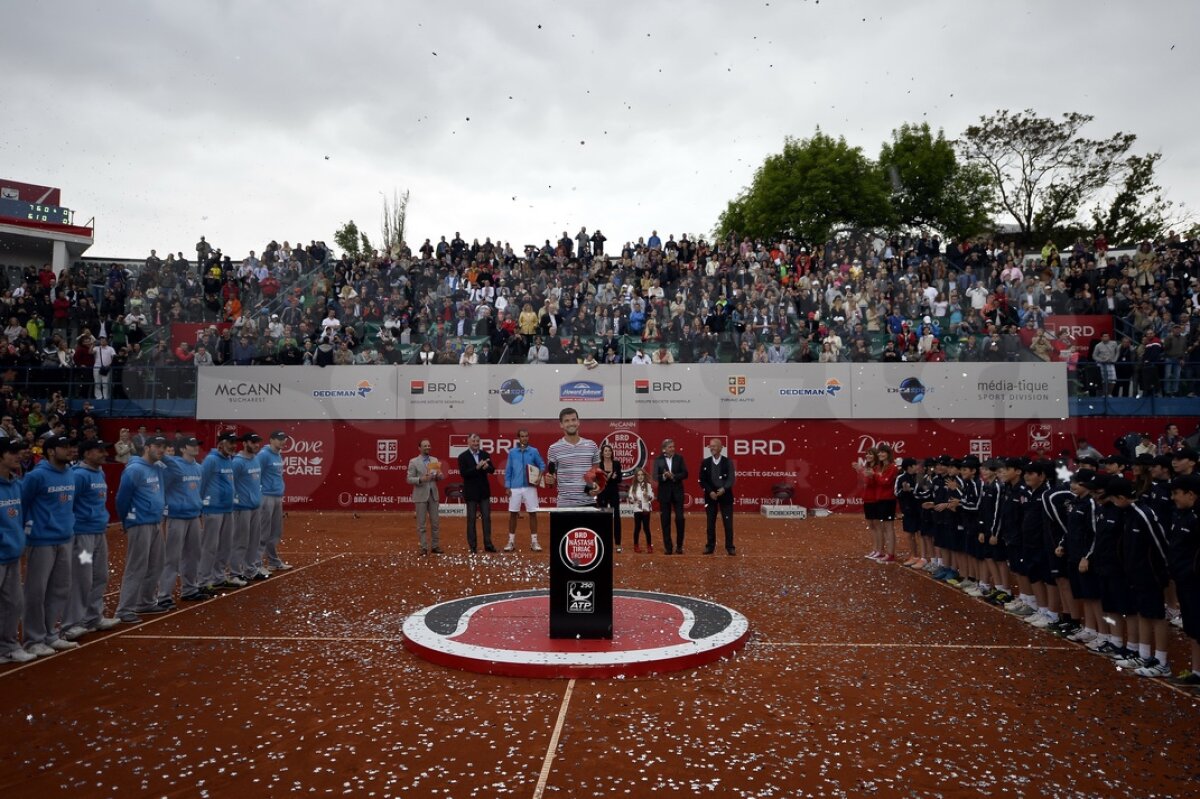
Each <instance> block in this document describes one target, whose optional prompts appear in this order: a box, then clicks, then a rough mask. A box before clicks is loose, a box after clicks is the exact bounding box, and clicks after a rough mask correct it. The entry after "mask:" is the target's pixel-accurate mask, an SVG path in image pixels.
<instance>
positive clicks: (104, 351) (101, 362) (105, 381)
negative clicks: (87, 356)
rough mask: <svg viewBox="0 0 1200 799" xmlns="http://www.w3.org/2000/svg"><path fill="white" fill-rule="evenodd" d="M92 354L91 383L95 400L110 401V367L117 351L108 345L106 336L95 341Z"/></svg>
mask: <svg viewBox="0 0 1200 799" xmlns="http://www.w3.org/2000/svg"><path fill="white" fill-rule="evenodd" d="M94 353H95V355H96V363H95V365H93V366H92V382H93V383H94V384H95V386H96V391H95V396H96V399H111V398H112V365H113V359H114V358H116V357H117V351H116V350H114V349H113V348H112V347H111V346H110V345H109V343H108V337H107V336H101V337H100V338H99V339H97V341H96V348H95V350H94Z"/></svg>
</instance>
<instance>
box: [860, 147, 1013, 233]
mask: <svg viewBox="0 0 1200 799" xmlns="http://www.w3.org/2000/svg"><path fill="white" fill-rule="evenodd" d="M879 168H880V169H881V170H882V171H883V174H884V175H885V176H887V177H888V179H889V180H891V181H892V182H893V185H892V196H891V204H892V213H893V217H894V220H895V223H896V224H897V225H898V226H900V227H902V228H918V227H928V228H932V229H934V230H936V231H938V232H940V233H942V234H945V235H948V236H951V237H953V238H958V237H960V236H971V235H975V234H977V233H979V232H980V231H982V230H984V229H986V228H989V227H990V226H991V214H992V212H993V211H994V210H995V191H994V189H993V185H992V178H991V176H990V175H988V173H987V172H986V171H985V170H984V169H983V168H982V167H980V166H978V165H975V164H963V163H961V162H960V161H959V159H958V156H957V155H956V154H955V152H954V146H953V144H951V143H950V142H949V141H947V140H946V137H945V135H944V134H943V133H942V131H941V130H938V132H937V135H936V136H934V135H933V133H932V131H930V129H929V125H928V124H927V123H921V124H920V125H910V124H908V123H905V124H903V125H901V126H900V128H899V130H894V131H892V141H891V142H888V143H885V144H884V145H883V147H882V149H881V150H880V153H879Z"/></svg>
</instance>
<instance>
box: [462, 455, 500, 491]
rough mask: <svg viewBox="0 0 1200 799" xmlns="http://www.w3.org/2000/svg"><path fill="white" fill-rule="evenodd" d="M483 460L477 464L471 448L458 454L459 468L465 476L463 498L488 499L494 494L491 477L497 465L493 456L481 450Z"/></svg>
mask: <svg viewBox="0 0 1200 799" xmlns="http://www.w3.org/2000/svg"><path fill="white" fill-rule="evenodd" d="M479 454H480V457H481V458H482V460H480V461H479V466H476V465H475V456H474V455H472V454H471V450H469V449H468V450H466V451H465V452H463V453H462V454H461V455H459V456H458V470H459V471H460V472H462V477H463V499H464V500H469V501H472V502H474V501H477V500H483V499H487V498H488V497H490V496H491V495H492V484H491V481H490V480H489V478H490V477H491V475H492V474H493V473H494V472H495V471H496V465H495V463H494V462H493V461H492V459H491V456H490V455H488V454H487V453H486V452H484V451H483V450H479Z"/></svg>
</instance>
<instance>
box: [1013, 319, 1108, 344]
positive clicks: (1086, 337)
mask: <svg viewBox="0 0 1200 799" xmlns="http://www.w3.org/2000/svg"><path fill="white" fill-rule="evenodd" d="M1043 327H1044V328H1045V329H1046V332H1047V333H1050V334H1053V336H1054V338H1056V339H1059V340H1065V339H1072V340H1074V341H1075V342H1077V343H1079V344H1083V345H1084V346H1085V347H1086V346H1087V345H1088V344H1089V343H1090V342H1092V341H1095V340H1098V339H1099V338H1100V336H1101V335H1102V334H1104V333H1107V334H1108V335H1110V336H1112V335H1113V317H1112V314H1096V315H1078V314H1075V315H1072V314H1062V315H1057V314H1056V315H1054V316H1047V317H1046V319H1045V322H1044V323H1043ZM1022 338H1024V332H1023V331H1022Z"/></svg>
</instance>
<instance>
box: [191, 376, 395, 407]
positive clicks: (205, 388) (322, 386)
mask: <svg viewBox="0 0 1200 799" xmlns="http://www.w3.org/2000/svg"><path fill="white" fill-rule="evenodd" d="M396 378H397V372H396V370H395V369H393V368H390V367H379V366H342V367H328V368H325V369H321V368H318V367H313V366H271V367H250V366H209V367H204V368H202V369H200V370H199V371H198V373H197V381H196V382H197V386H196V417H197V418H198V419H229V420H232V419H395V418H396V414H397V405H396V400H397V390H396Z"/></svg>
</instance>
